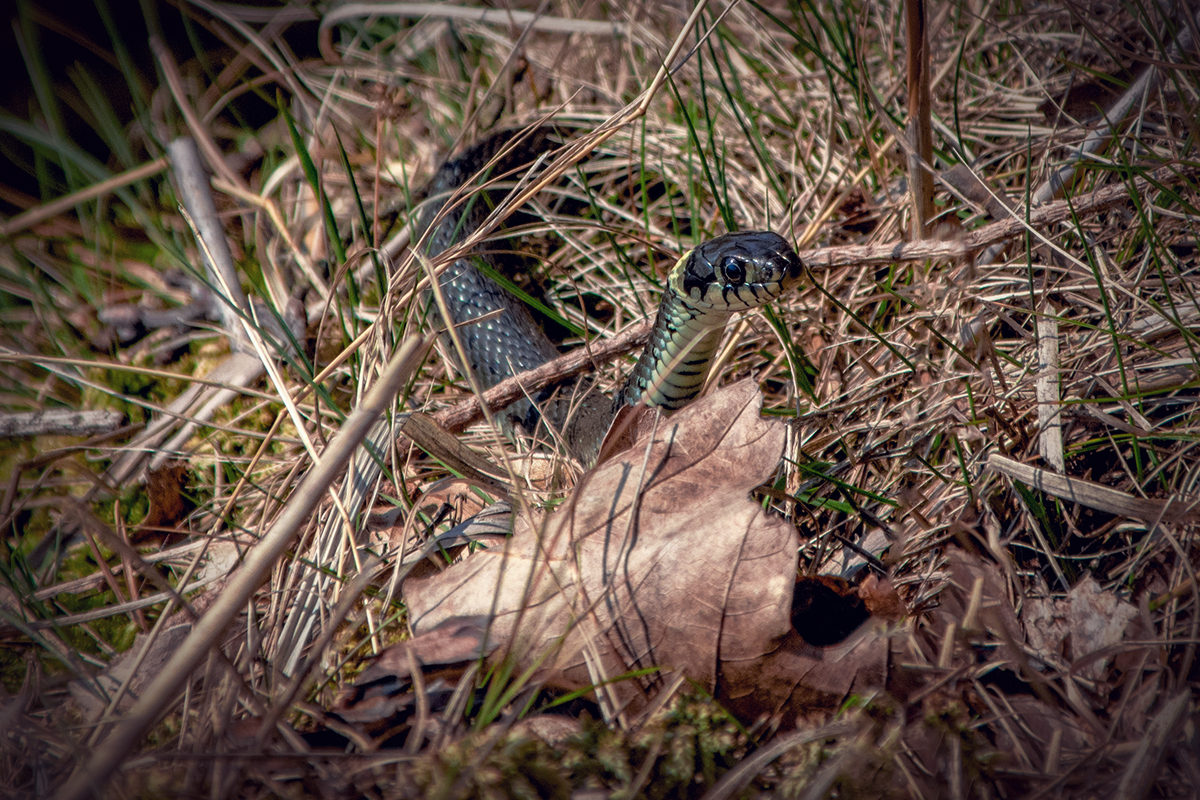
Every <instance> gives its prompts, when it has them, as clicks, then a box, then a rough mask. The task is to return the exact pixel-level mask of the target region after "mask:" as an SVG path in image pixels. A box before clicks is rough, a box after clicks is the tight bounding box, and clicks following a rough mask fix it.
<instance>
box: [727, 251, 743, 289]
mask: <svg viewBox="0 0 1200 800" xmlns="http://www.w3.org/2000/svg"><path fill="white" fill-rule="evenodd" d="M721 275H722V277H724V278H725V282H726V283H729V284H732V285H734V286H739V285H741V283H742V282H743V281H745V280H746V268H745V267H743V266H742V262H740V261H738V260H737V259H736V258H732V257H730V258H727V259H725V261H724V262H723V263H722V264H721Z"/></svg>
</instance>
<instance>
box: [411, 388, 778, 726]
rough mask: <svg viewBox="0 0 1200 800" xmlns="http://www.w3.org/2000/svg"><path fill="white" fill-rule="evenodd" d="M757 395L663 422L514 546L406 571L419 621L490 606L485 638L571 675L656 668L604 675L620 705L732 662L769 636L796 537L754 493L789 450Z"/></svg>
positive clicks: (419, 629)
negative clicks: (672, 676) (669, 675)
mask: <svg viewBox="0 0 1200 800" xmlns="http://www.w3.org/2000/svg"><path fill="white" fill-rule="evenodd" d="M761 403H762V399H761V396H760V395H759V393H758V391H757V390H756V389H755V387H754V386H753V385H752V384H751V383H749V382H743V383H739V384H736V385H734V386H731V387H729V388H727V389H724V390H722V391H720V392H718V393H716V394H714V395H713V396H711V397H709V398H707V399H706V400H703V401H700V402H697V403H695V404H693V405H692V406H691V407H689V408H687V409H684V410H683V411H680V412H678V413H677V414H675V415H673V416H671V417H670V418H669V419H663V420H660V421H659V423H658V426H657V430H656V431H655V434H654V436H653V437H652V438H651V439H647V440H642V441H640V442H639V444H638V445H637V446H636V447H635V448H633V449H632V450H630V451H627V452H626V453H624V454H619V455H617V456H615V457H614V458H613V459H612V460H611V461H609V462H607V463H605V464H604V465H602V466H600V467H598V468H597V469H596V470H595V471H593V472H592V473H589V474H588V475H587V476H585V478H584V480H583V481H582V482H581V484H580V485H579V486H578V487H577V488H576V490H575V492H574V493H573V494H572V496H571V497H570V498H569V500H568V502H567V504H566V505H565V506H564V507H562V508H560V509H559V510H557V511H556V512H554V513H552V514H550V515H548V517H546V518H545V520H544V522H543V523H542V524H540V525H538V526H537V527H534V526H533V525H531V524H529V523H528V522H527V521H525V520H522V521H521V522H518V524H517V526H516V530H515V532H514V535H513V537H512V539H511V540H510V542H509V543H508V546H507V547H506V548H505V549H503V550H489V551H483V552H479V553H475V554H473V555H472V556H471V557H470V558H468V559H466V560H465V561H463V562H460V563H459V564H456V565H454V566H452V567H450V568H448V569H447V570H445V571H444V572H442V573H440V574H438V575H435V576H432V577H429V578H426V579H423V580H420V581H413V580H410V581H408V582H407V583H406V585H405V587H404V598H405V601H406V603H407V604H408V608H409V619H410V623H411V625H412V629H413V633H414V635H416V636H420V635H422V634H423V633H424V632H426V631H430V630H433V629H435V628H437V627H438V626H441V625H446V624H455V621H456V620H459V621H461V620H471V621H475V622H477V621H478V620H480V619H485V620H490V624H489V625H488V626H487V636H488V637H489V642H492V643H494V644H493V645H491V646H490V647H488V648H486V649H489V650H490V649H493V648H494V647H502V648H504V651H505V652H511V654H512V655H513V656H514V657H515V659H516V661H517V663H518V664H520V665H522V666H530V665H540V667H541V673H542V677H544V678H546V679H547V680H548V681H549V682H550V684H551V685H555V686H559V687H562V688H579V687H584V686H591V685H596V684H598V683H600V682H602V681H605V680H608V679H611V678H615V677H618V676H620V675H622V674H624V673H627V672H631V671H634V670H639V669H646V668H653V669H655V670H656V671H655V672H654V673H653V674H650V675H646V676H644V677H641V678H639V679H637V680H636V681H633V680H630V681H622V682H619V683H618V684H615V685H614V686H613V687H611V688H610V691H609V697H610V698H611V699H612V700H614V701H615V704H616V706H617V708H618V710H620V709H621V708H622V707H624V708H625V710H637V709H638V708H641V707H642V706H643V705H644V703H645V702H646V700H647V699H648V698H649V697H651V696H652V695H653V690H654V687H655V686H657V685H661V683H662V678H663V673H665V672H667V671H680V672H682V673H683V674H685V675H687V676H688V677H689V678H691V679H692V680H694V681H696V682H698V683H699V684H701V685H703V686H705V687H706V688H708V689H710V690H711V689H713V688H714V687H715V686H716V684H717V677H718V672H719V670H720V669H721V665H722V664H723V663H726V662H732V663H747V662H751V661H753V660H755V659H757V658H760V657H762V656H763V655H764V654H767V653H769V652H772V651H773V650H775V649H776V648H777V647H778V641H779V640H781V639H782V638H783V637H784V636H785V635H786V634H788V632H789V631H790V623H789V615H790V601H791V593H792V585H793V579H794V575H795V570H796V559H797V544H798V539H797V535H796V531H795V529H794V528H793V527H792V526H791V525H790V524H789V523H787V522H786V521H785V520H782V519H780V518H778V517H774V516H771V515H768V514H767V513H765V512H764V511H763V509H762V508H761V506H760V505H758V504H756V503H754V502H753V501H752V500H751V499H750V496H749V492H750V490H751V489H753V488H754V487H756V486H758V485H760V484H762V483H764V482H766V481H768V480H769V479H770V478H771V477H772V475H773V474H774V472H775V469H776V466H777V464H778V462H779V458H780V454H781V452H782V450H783V440H784V425H783V423H781V422H779V421H775V420H766V419H763V418H761V417H760V415H759V411H760V407H761ZM543 659H544V660H543Z"/></svg>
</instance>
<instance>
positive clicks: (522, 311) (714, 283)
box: [418, 128, 803, 464]
mask: <svg viewBox="0 0 1200 800" xmlns="http://www.w3.org/2000/svg"><path fill="white" fill-rule="evenodd" d="M516 136H517V134H515V133H514V132H512V131H502V132H499V133H495V134H492V135H490V136H488V137H485V138H484V139H481V140H480V141H478V142H476V143H475V144H473V145H471V146H470V147H468V148H467V149H466V150H464V151H463V152H462V154H461V155H459V156H457V157H455V158H452V159H449V160H447V161H446V162H445V163H444V164H443V166H442V167H441V169H439V170H438V172H437V173H436V174H435V175H434V177H433V179H432V181H431V182H430V184H429V186H428V187H427V189H426V191H425V194H427V195H428V196H429V197H431V198H434V199H435V202H432V203H430V204H429V206H428V208H427V209H426V211H425V213H424V214H423V215H422V217H421V222H420V224H419V226H418V233H420V234H423V235H424V238H425V244H424V247H425V253H426V254H427V255H428V256H429V257H431V258H432V257H433V256H436V255H438V254H439V253H442V252H444V251H445V250H447V249H449V248H450V247H452V246H454V245H456V244H458V243H459V242H461V241H463V240H464V239H465V238H466V237H467V236H468V235H469V234H471V233H472V232H473V231H475V230H477V229H478V228H479V227H480V226H481V225H482V224H483V222H484V219H485V218H486V217H487V216H488V213H489V211H490V210H491V208H493V207H494V206H495V204H496V203H497V202H499V201H500V200H502V199H503V195H502V194H500V190H489V191H488V192H487V193H484V194H483V195H482V196H480V195H476V196H474V197H473V198H468V199H466V200H461V199H456V200H455V201H454V202H448V201H447V198H449V197H450V196H451V195H455V193H456V192H457V190H459V189H462V188H464V187H467V186H469V185H471V184H472V183H473V182H475V181H477V180H478V179H479V176H480V175H481V174H482V173H484V172H487V174H490V175H503V174H507V173H511V172H513V171H515V170H518V169H519V168H520V167H522V166H524V165H527V164H529V163H531V162H532V161H533V160H534V159H535V158H536V157H537V156H538V155H540V154H541V153H543V152H546V151H547V150H549V149H550V147H551V146H552V139H551V136H552V131H551V130H550V129H549V128H538V129H535V130H534V131H533V132H532V133H530V134H528V135H526V136H525V138H523V139H520V140H516V139H515V138H514V137H516ZM510 144H511V145H512V146H509V145H510ZM504 249H505V248H503V247H497V246H496V244H495V242H490V243H489V242H485V243H484V244H482V245H480V246H478V247H476V248H475V249H474V250H473V251H471V252H470V253H469V254H467V255H465V256H463V257H461V258H459V259H458V260H456V261H455V262H454V263H453V264H451V265H449V266H448V267H446V269H445V271H444V272H443V273H442V275H441V278H440V280H439V285H440V287H441V292H442V294H443V296H444V298H445V302H446V306H447V309H448V311H449V314H450V316H451V317H452V320H450V321H451V322H452V323H453V324H455V325H456V326H458V331H459V335H460V338H461V341H462V345H463V350H464V352H465V355H466V359H467V361H468V362H469V364H470V368H471V369H473V370H474V371H475V374H476V375H477V376H478V379H479V381H480V383H481V384H482V385H483V387H484V388H485V389H486V388H489V387H491V386H494V385H496V384H497V383H499V382H500V381H502V380H504V379H505V378H508V377H510V376H512V375H516V374H519V373H521V372H524V371H526V370H530V369H533V368H535V367H538V366H540V365H542V364H544V363H545V362H547V361H549V360H551V359H553V358H555V357H557V356H558V355H559V351H558V348H557V347H555V345H554V343H553V342H552V341H551V340H550V338H549V337H548V336H547V335H546V333H545V332H544V331H543V330H542V328H541V327H540V326H539V325H538V324H537V322H536V321H535V320H534V319H533V316H532V315H531V314H530V312H529V310H528V309H527V307H526V306H525V304H523V303H522V302H520V301H519V300H517V299H516V298H515V297H513V296H512V295H511V294H509V293H508V292H507V291H505V290H504V289H503V288H501V287H500V285H498V284H497V283H496V282H495V281H494V280H492V278H490V277H488V276H487V275H485V274H484V273H483V272H481V271H480V270H479V269H478V268H477V267H476V264H477V263H478V262H480V261H482V262H484V263H485V264H487V265H488V266H490V267H491V268H492V269H494V270H495V271H497V272H503V265H502V264H501V263H499V262H500V259H503V258H506V257H511V256H506V255H505V254H504V253H502V252H501V251H503V250H504ZM802 270H803V265H802V264H801V261H800V257H799V256H797V255H796V251H795V250H794V249H792V247H791V245H789V244H788V243H787V241H785V240H784V239H783V238H782V237H781V236H779V235H777V234H775V233H771V232H767V231H747V232H740V233H728V234H725V235H724V236H718V237H716V238H715V239H710V240H708V241H706V242H704V243H703V244H701V245H699V246H697V247H695V248H693V249H692V250H689V251H688V252H687V253H685V254H684V255H683V256H682V257H681V258H680V259H679V260H678V262H676V264H675V266H674V267H673V268H672V269H671V272H670V274H669V276H668V278H667V281H666V286H665V289H664V292H663V298H662V300H661V302H660V303H659V306H658V313H657V319H656V321H655V325H654V328H653V331H652V333H651V334H650V338H649V341H648V342H647V344H646V347H645V349H644V350H643V352H642V355H641V358H640V359H639V360H638V363H637V365H636V366H635V367H634V368H633V370H632V371H631V372H630V373H629V376H628V378H627V379H626V381H625V383H624V385H623V386H622V387H621V388H620V389H619V390H618V391H617V392H616V394H615V396H614V397H613V398H611V399H610V398H609V397H607V396H605V395H603V394H602V393H601V392H600V391H599V390H598V389H597V388H596V387H595V385H594V383H593V382H592V381H590V380H589V379H586V378H585V379H579V380H576V381H574V382H568V383H565V384H562V383H560V384H558V385H556V386H551V387H548V388H547V389H545V390H542V391H541V392H539V393H538V394H536V395H535V396H534V397H533V398H532V400H533V403H530V402H529V401H528V400H522V401H518V402H517V403H514V404H513V405H511V406H509V407H508V409H507V410H506V411H505V412H503V413H502V414H501V420H502V421H503V422H505V423H506V427H508V428H510V429H511V428H513V427H518V426H519V427H520V428H523V429H524V430H525V431H527V432H533V431H535V430H536V429H538V426H539V425H540V424H541V425H547V426H549V427H550V428H551V429H552V430H553V431H555V432H556V433H557V434H558V435H561V437H562V439H563V441H564V443H565V444H566V445H567V448H568V449H569V450H570V451H571V452H572V453H573V454H574V455H575V456H576V457H577V458H579V459H580V460H581V461H583V462H584V463H585V464H586V463H591V461H592V460H594V458H595V455H596V453H597V452H598V450H599V446H600V442H601V440H602V439H603V437H604V434H605V432H606V431H607V429H608V426H609V423H610V422H611V421H612V419H613V417H614V416H615V415H616V412H617V410H618V409H619V408H620V406H621V405H622V404H629V405H634V404H637V403H639V402H645V403H646V404H647V405H651V406H662V407H663V408H665V409H668V410H673V409H677V408H680V407H681V406H683V405H685V404H686V403H688V402H689V401H691V400H692V399H693V398H694V397H695V396H696V395H697V394H698V393H699V392H700V390H701V388H702V387H703V385H704V381H705V378H706V377H707V375H708V371H709V368H710V366H711V363H712V359H713V356H714V354H715V352H716V348H717V345H718V344H719V342H720V339H721V335H722V333H723V331H724V328H725V323H726V321H728V320H729V318H730V317H731V316H733V314H734V313H736V312H738V311H746V310H749V309H752V308H755V307H757V306H760V305H762V304H764V303H766V302H769V301H770V300H773V299H775V298H777V297H779V296H780V295H781V294H783V292H785V291H787V290H788V289H790V288H792V287H793V286H795V285H796V284H797V283H798V282H799V280H800V276H801V272H802ZM481 317H482V318H484V319H482V320H480V321H479V322H471V321H472V320H477V319H480V318H481Z"/></svg>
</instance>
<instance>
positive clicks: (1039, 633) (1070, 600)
mask: <svg viewBox="0 0 1200 800" xmlns="http://www.w3.org/2000/svg"><path fill="white" fill-rule="evenodd" d="M1136 616H1137V609H1136V608H1135V607H1134V606H1132V605H1131V604H1129V603H1127V602H1125V601H1124V600H1121V599H1119V598H1118V597H1117V596H1116V595H1114V594H1113V593H1112V592H1106V591H1104V590H1103V589H1101V588H1100V584H1099V583H1097V582H1096V579H1095V578H1093V577H1092V576H1091V575H1087V576H1085V577H1084V579H1083V580H1082V581H1080V582H1079V583H1078V584H1076V585H1075V587H1074V588H1073V589H1071V593H1070V594H1068V595H1067V596H1066V597H1065V598H1062V599H1058V600H1055V599H1050V598H1035V599H1032V600H1029V601H1028V602H1027V603H1026V604H1025V607H1024V609H1023V610H1022V613H1021V620H1022V621H1023V622H1024V623H1025V635H1026V638H1027V641H1028V642H1029V647H1030V648H1031V649H1032V650H1033V651H1034V652H1035V653H1037V654H1038V655H1040V656H1041V657H1043V658H1044V659H1046V660H1047V661H1049V662H1050V663H1055V662H1059V661H1062V660H1065V661H1066V662H1067V663H1068V664H1073V663H1076V662H1080V661H1081V660H1082V659H1087V662H1086V663H1081V664H1078V668H1077V672H1078V673H1079V674H1080V675H1082V676H1083V677H1085V678H1089V679H1091V680H1101V679H1103V678H1104V676H1105V675H1106V673H1107V667H1108V662H1109V659H1108V658H1107V657H1096V658H1088V656H1090V655H1091V654H1092V653H1096V652H1098V651H1100V650H1103V649H1104V648H1106V647H1111V646H1112V645H1114V644H1118V643H1119V642H1120V641H1121V640H1122V639H1123V638H1124V636H1125V628H1126V626H1127V625H1128V624H1129V622H1130V621H1131V620H1133V619H1134V618H1135V617H1136Z"/></svg>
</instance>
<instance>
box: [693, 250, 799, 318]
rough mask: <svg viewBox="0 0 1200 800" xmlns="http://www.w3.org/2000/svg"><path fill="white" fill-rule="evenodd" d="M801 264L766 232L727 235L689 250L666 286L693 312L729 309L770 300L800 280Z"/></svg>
mask: <svg viewBox="0 0 1200 800" xmlns="http://www.w3.org/2000/svg"><path fill="white" fill-rule="evenodd" d="M803 270H804V264H803V263H801V261H800V256H798V255H796V251H795V250H793V249H792V246H791V245H790V244H788V243H787V240H785V239H784V238H783V237H782V236H780V235H779V234H776V233H771V232H770V231H743V232H740V233H727V234H725V235H724V236H718V237H717V238H715V239H709V240H708V241H707V242H705V243H704V244H702V245H700V246H699V247H697V248H695V249H694V250H692V251H691V252H690V253H688V254H687V255H685V256H684V257H683V258H681V259H680V260H679V263H678V264H677V265H676V267H675V269H674V270H672V274H671V284H672V287H673V288H674V289H675V290H676V291H677V292H679V293H680V295H682V296H683V297H685V298H687V302H688V303H689V304H691V305H693V306H695V307H696V310H697V311H712V312H716V313H731V312H733V311H745V310H747V309H751V308H756V307H758V306H760V305H762V304H763V303H766V302H768V301H770V300H774V299H775V298H776V297H779V296H780V295H781V294H783V293H784V292H785V291H787V290H788V289H791V288H792V287H793V286H795V285H796V284H798V283H799V282H800V275H801V273H802V272H803Z"/></svg>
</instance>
